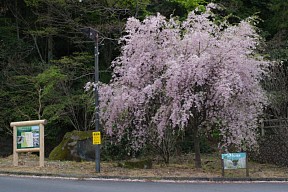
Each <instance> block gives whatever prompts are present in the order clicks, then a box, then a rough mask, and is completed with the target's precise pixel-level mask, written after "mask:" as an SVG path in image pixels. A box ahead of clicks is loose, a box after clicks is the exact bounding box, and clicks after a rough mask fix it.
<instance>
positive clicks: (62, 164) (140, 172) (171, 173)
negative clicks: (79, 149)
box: [0, 153, 288, 179]
mask: <svg viewBox="0 0 288 192" xmlns="http://www.w3.org/2000/svg"><path fill="white" fill-rule="evenodd" d="M12 162H13V156H9V157H6V158H0V171H2V172H13V173H17V172H18V173H19V172H21V173H35V174H36V173H41V174H57V175H67V176H77V177H89V176H119V177H150V178H155V179H157V178H161V177H176V178H177V177H205V178H215V177H216V178H217V177H221V163H220V158H219V157H218V156H217V155H216V154H210V155H202V162H203V168H202V169H196V168H195V167H194V164H193V154H189V155H183V156H181V157H177V158H172V160H171V164H169V165H165V164H162V163H161V162H158V161H156V160H155V161H153V166H152V168H151V169H128V168H123V167H119V166H118V165H119V162H106V161H103V162H101V172H100V173H96V172H95V162H74V161H51V160H45V166H44V167H39V158H38V156H37V155H33V154H30V153H27V154H24V153H21V154H19V166H18V167H14V166H13V165H12ZM249 167H250V169H249V172H250V177H251V178H287V177H288V168H287V167H279V166H276V165H271V164H259V163H256V162H249ZM225 175H226V177H245V170H243V169H242V170H228V171H225Z"/></svg>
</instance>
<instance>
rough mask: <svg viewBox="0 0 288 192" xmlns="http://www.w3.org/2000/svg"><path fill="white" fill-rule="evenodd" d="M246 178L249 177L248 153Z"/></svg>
mask: <svg viewBox="0 0 288 192" xmlns="http://www.w3.org/2000/svg"><path fill="white" fill-rule="evenodd" d="M246 177H249V166H248V153H247V152H246Z"/></svg>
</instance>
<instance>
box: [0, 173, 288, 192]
mask: <svg viewBox="0 0 288 192" xmlns="http://www.w3.org/2000/svg"><path fill="white" fill-rule="evenodd" d="M162 191H164V192H174V191H175V192H186V191H187V192H188V191H189V192H210V191H214V192H217V191H219V192H220V191H221V192H231V191H232V192H248V191H249V192H287V191H288V183H171V182H168V183H166V182H128V181H111V180H110V181H99V180H98V181H97V180H95V181H91V180H90V181H86V180H67V179H59V178H58V179H51V178H49V179H43V178H28V177H24V178H23V177H6V176H0V192H162Z"/></svg>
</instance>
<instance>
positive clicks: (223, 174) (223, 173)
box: [221, 157, 225, 177]
mask: <svg viewBox="0 0 288 192" xmlns="http://www.w3.org/2000/svg"><path fill="white" fill-rule="evenodd" d="M221 167H222V177H224V176H225V170H224V159H222V157H221Z"/></svg>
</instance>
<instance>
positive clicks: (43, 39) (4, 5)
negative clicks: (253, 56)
mask: <svg viewBox="0 0 288 192" xmlns="http://www.w3.org/2000/svg"><path fill="white" fill-rule="evenodd" d="M209 2H211V1H209V0H207V1H205V0H82V1H79V0H1V2H0V81H1V84H0V135H1V136H2V138H11V137H12V136H11V128H10V126H9V125H10V122H14V121H23V120H34V119H47V120H48V124H47V125H46V129H45V130H46V134H45V136H46V139H45V142H46V155H48V154H49V153H50V151H51V150H52V149H53V148H54V147H56V146H57V145H58V144H59V143H60V142H61V140H62V138H63V136H64V135H65V133H67V132H69V131H72V130H79V131H87V130H93V129H94V127H95V125H94V121H93V118H94V99H93V97H91V95H90V94H92V93H87V92H84V89H83V87H84V86H85V83H86V82H89V81H93V79H94V52H93V51H94V44H93V41H91V40H89V39H87V38H86V37H85V35H84V34H83V33H82V32H81V29H83V28H85V27H92V28H94V29H96V30H97V31H98V33H99V38H100V39H99V40H100V42H99V43H100V44H99V53H100V55H99V66H100V81H101V82H105V83H108V82H109V80H110V79H111V72H112V70H113V69H112V68H111V62H112V61H113V60H114V59H115V58H116V57H117V56H119V54H120V48H121V47H120V45H119V44H118V40H119V38H120V37H121V36H122V35H123V31H124V26H125V23H126V21H127V18H129V17H132V16H133V17H136V18H138V19H144V18H145V17H146V16H148V15H155V14H156V13H157V12H159V13H161V14H162V15H164V16H166V17H167V18H169V17H170V16H171V15H172V16H173V17H176V16H177V17H179V19H180V20H181V18H182V19H183V18H185V17H186V16H187V14H188V12H189V11H191V10H194V9H195V8H197V7H200V8H201V7H202V6H205V5H207V4H208V3H209ZM213 2H215V3H217V4H219V5H220V6H221V7H222V9H221V10H218V13H216V14H217V15H218V16H219V19H221V18H225V19H227V20H228V21H229V22H230V23H232V24H233V23H238V22H240V21H241V20H242V19H244V18H247V17H249V16H257V17H258V20H259V23H258V27H259V33H260V34H261V36H262V37H263V45H262V46H261V47H259V52H260V53H261V54H263V55H265V57H266V58H267V59H271V60H274V61H276V62H279V63H281V65H279V66H280V67H279V68H277V69H275V70H274V71H273V74H272V77H273V78H271V79H267V80H266V82H263V86H264V88H265V89H266V90H267V92H268V93H270V96H271V97H270V99H271V104H270V106H269V108H268V109H267V112H266V117H265V118H266V119H270V118H278V119H279V118H287V114H288V112H287V104H288V94H287V93H288V92H287V91H288V83H287V82H288V81H287V64H288V63H287V62H288V59H287V58H288V57H287V56H288V51H287V43H288V39H287V36H288V35H287V34H288V33H287V30H288V22H287V21H288V2H287V1H284V0H215V1H213ZM100 129H101V128H100ZM282 135H283V134H282ZM284 136H285V134H284ZM286 136H287V134H286ZM286 140H287V139H286ZM207 142H208V141H203V142H202V143H201V150H202V151H204V152H205V151H206V152H207V151H209V150H211V149H210V146H209V144H207ZM177 146H178V149H177V150H175V151H177V152H179V151H180V152H181V153H186V152H190V151H193V139H192V138H191V136H189V134H187V136H185V137H183V138H182V139H181V140H180V141H179V143H178V144H177ZM125 150H126V149H125V147H119V146H118V147H117V146H114V147H111V146H110V148H109V149H108V148H107V151H106V152H107V153H106V155H107V156H112V155H111V154H112V153H113V156H114V157H115V156H117V157H119V158H124V157H125V156H129V154H128V153H127V151H125ZM116 152H117V153H118V154H115V153H116Z"/></svg>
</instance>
